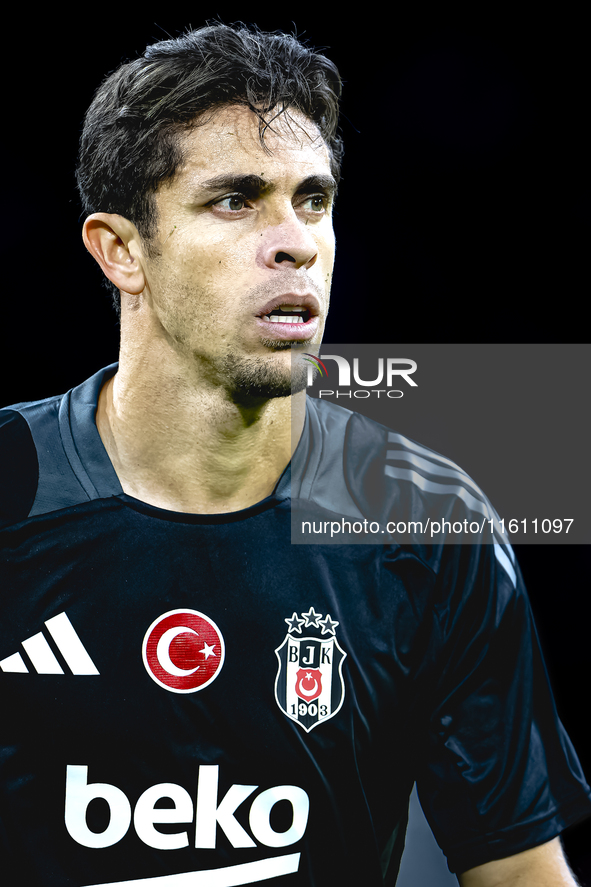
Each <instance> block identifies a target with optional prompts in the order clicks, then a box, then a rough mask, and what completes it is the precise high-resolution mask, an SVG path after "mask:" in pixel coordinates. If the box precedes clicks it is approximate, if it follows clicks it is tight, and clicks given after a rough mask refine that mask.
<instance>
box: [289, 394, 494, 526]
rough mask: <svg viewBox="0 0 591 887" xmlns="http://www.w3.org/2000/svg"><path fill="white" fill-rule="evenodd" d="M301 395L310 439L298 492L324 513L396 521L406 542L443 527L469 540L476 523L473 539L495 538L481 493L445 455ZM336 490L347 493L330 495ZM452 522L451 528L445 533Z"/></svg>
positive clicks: (491, 513) (358, 415) (487, 504)
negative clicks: (306, 407) (306, 403)
mask: <svg viewBox="0 0 591 887" xmlns="http://www.w3.org/2000/svg"><path fill="white" fill-rule="evenodd" d="M308 400H309V402H310V406H309V410H308V416H309V420H310V422H309V424H310V437H311V444H310V448H309V449H310V455H309V457H308V461H307V464H306V480H307V483H302V484H300V489H302V490H304V491H305V492H306V493H307V494H308V495H309V496H310V497H312V498H315V499H316V501H319V498H322V504H323V505H324V506H325V507H326V508H327V510H331V511H334V512H335V513H341V512H342V513H344V514H351V516H353V513H355V514H357V515H361V516H363V517H367V518H368V519H372V520H375V521H377V522H379V523H380V525H382V524H385V523H387V522H390V523H391V522H392V521H395V523H396V528H397V529H396V537H397V538H399V539H405V540H409V539H410V538H411V537H412V538H415V539H416V538H417V536H419V537H422V538H423V539H424V540H425V541H431V540H433V539H434V538H440V537H441V536H442V534H443V533H444V532H446V533H447V535H446V541H451V539H450V536H449V534H450V532H451V533H452V534H454V533H455V531H458V533H457V539H456V541H457V542H463V541H464V542H465V541H475V540H474V539H467V538H466V533H470V532H472V534H473V535H474V533H476V525H478V533H477V535H478V536H479V537H483V536H484V534H485V531H487V530H490V532H491V534H492V535H495V536H496V535H498V528H497V527H496V522H497V515H496V512H495V511H494V508H493V507H492V505H491V503H490V501H489V500H488V498H487V496H486V494H485V493H484V492H483V490H482V489H481V488H480V487H479V485H478V484H477V483H476V482H475V481H474V480H473V478H472V477H470V475H469V474H468V473H467V472H466V471H464V469H463V468H462V467H461V466H460V465H458V464H457V463H456V462H454V461H453V460H452V459H450V458H448V457H447V456H445V455H442V454H441V453H439V452H437V451H436V450H434V449H432V448H431V447H428V446H426V445H425V444H423V443H419V442H418V441H416V440H414V439H412V438H411V437H408V436H406V435H404V434H402V433H400V432H399V431H395V430H394V429H392V428H389V427H388V426H386V425H382V424H380V423H379V422H376V421H374V420H373V419H370V418H368V417H366V416H364V415H362V414H361V413H357V412H354V411H352V410H348V409H346V408H344V407H341V406H340V405H337V404H333V403H330V402H328V401H321V400H320V399H317V398H309V399H308ZM312 473H313V475H314V480H313V481H312V477H311V474H312ZM339 487H344V488H345V490H346V496H343V495H342V494H339V493H338V492H337V490H338V489H339ZM345 499H347V500H348V501H349V502H350V503H352V504H351V506H350V508H349V511H348V512H347V511H346V510H344V509H343V507H342V506H343V505H344V503H345ZM444 521H446V522H447V524H446V525H445V527H444V524H443V522H444ZM466 521H467V523H466ZM454 524H455V531H454V530H453V529H452V530H450V529H449V527H450V526H451V527H453V525H454ZM470 524H471V525H472V531H470ZM460 525H461V533H460V532H459V529H460ZM501 535H502V534H501ZM499 541H505V540H501V539H499Z"/></svg>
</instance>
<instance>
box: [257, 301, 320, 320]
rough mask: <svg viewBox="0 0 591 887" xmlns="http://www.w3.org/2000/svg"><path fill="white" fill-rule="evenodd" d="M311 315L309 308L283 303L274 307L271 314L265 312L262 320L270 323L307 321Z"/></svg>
mask: <svg viewBox="0 0 591 887" xmlns="http://www.w3.org/2000/svg"><path fill="white" fill-rule="evenodd" d="M310 316H311V315H310V312H309V311H308V309H307V308H302V307H301V306H300V307H298V306H296V305H281V307H279V308H273V310H272V311H270V312H269V314H263V315H262V316H261V320H266V321H268V322H270V323H307V322H308V320H309V319H310Z"/></svg>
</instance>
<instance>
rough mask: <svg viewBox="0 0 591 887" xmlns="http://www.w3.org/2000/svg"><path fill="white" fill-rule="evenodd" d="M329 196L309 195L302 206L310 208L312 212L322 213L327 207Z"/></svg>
mask: <svg viewBox="0 0 591 887" xmlns="http://www.w3.org/2000/svg"><path fill="white" fill-rule="evenodd" d="M327 205H328V198H327V197H325V196H324V195H322V194H314V196H313V197H308V198H307V199H306V200H304V202H303V204H302V206H303V207H304V209H310V210H311V211H312V212H315V213H321V212H324V210H325V209H326V208H327Z"/></svg>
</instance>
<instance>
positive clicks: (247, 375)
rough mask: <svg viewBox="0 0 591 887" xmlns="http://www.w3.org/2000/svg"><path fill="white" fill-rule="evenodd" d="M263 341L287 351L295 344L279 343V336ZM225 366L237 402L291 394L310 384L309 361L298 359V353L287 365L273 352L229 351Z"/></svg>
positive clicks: (274, 347) (268, 346)
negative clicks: (239, 354) (247, 353)
mask: <svg viewBox="0 0 591 887" xmlns="http://www.w3.org/2000/svg"><path fill="white" fill-rule="evenodd" d="M261 344H262V345H263V346H264V347H267V348H269V349H272V350H273V352H277V351H287V350H289V349H291V345H292V343H291V342H285V343H283V342H282V343H278V342H277V340H270V341H268V342H265V341H262V342H261ZM282 363H283V362H282ZM223 369H224V376H225V378H226V385H227V390H228V392H229V394H230V396H231V397H232V399H233V400H235V401H236V402H241V401H242V402H252V401H262V400H271V399H273V398H276V397H290V396H291V395H292V394H297V393H298V392H299V391H303V390H304V389H305V388H306V386H307V384H308V371H307V365H306V364H305V363H304V362H303V361H302V360H301V359H296V356H295V354H294V355H293V356H292V358H291V361H290V367H287V368H286V367H285V365H280V364H279V361H277V360H275V359H274V358H273V355H272V354H271V355H269V356H268V357H267V356H265V357H262V356H261V357H249V358H239V357H237V356H236V355H233V354H230V355H228V356H227V357H225V358H224V367H223Z"/></svg>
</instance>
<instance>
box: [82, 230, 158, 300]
mask: <svg viewBox="0 0 591 887" xmlns="http://www.w3.org/2000/svg"><path fill="white" fill-rule="evenodd" d="M82 239H83V241H84V245H85V246H86V249H87V250H88V252H89V253H90V255H91V256H92V257H93V258H94V259H96V261H97V262H98V263H99V265H100V266H101V268H102V270H103V272H104V274H106V276H107V277H108V278H109V280H110V281H112V283H114V284H115V286H116V287H117V288H118V289H120V290H123V292H125V293H131V294H132V295H139V294H140V293H141V292H142V291H143V290H144V288H145V286H146V282H147V281H146V276H145V272H144V267H143V262H142V256H143V254H142V250H141V242H140V236H139V233H138V230H137V228H136V227H135V225H134V224H133V222H130V221H129V220H128V219H126V218H124V217H123V216H119V215H117V214H115V213H93V215H91V216H88V218H87V219H86V221H85V222H84V226H83V228H82Z"/></svg>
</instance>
